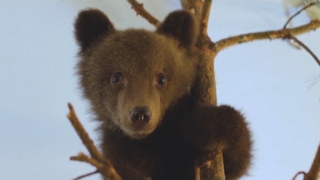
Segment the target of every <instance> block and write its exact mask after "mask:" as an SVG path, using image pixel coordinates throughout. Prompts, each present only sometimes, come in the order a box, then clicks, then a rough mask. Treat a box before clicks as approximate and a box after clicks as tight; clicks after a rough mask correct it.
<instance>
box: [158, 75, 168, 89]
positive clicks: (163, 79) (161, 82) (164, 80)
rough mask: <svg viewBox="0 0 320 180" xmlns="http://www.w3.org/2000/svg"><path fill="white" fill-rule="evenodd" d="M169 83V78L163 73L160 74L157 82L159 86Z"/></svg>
mask: <svg viewBox="0 0 320 180" xmlns="http://www.w3.org/2000/svg"><path fill="white" fill-rule="evenodd" d="M166 83H167V78H166V76H165V75H163V74H159V75H158V79H157V84H158V86H159V87H163V86H164V85H165V84H166Z"/></svg>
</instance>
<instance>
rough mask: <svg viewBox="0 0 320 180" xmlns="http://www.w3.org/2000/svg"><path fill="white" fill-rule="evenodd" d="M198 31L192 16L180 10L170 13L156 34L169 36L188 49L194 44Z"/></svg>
mask: <svg viewBox="0 0 320 180" xmlns="http://www.w3.org/2000/svg"><path fill="white" fill-rule="evenodd" d="M198 29H199V27H198V25H197V23H196V21H195V18H194V17H193V15H192V14H190V13H189V12H187V11H183V10H182V11H174V12H172V13H170V14H169V15H168V16H167V17H166V19H165V20H164V22H163V23H162V24H160V26H159V27H158V28H157V31H156V32H157V33H159V34H164V35H167V36H170V37H172V38H174V39H176V40H178V41H179V43H180V45H181V46H183V47H185V48H190V47H192V46H193V45H194V44H195V41H196V38H197V35H198Z"/></svg>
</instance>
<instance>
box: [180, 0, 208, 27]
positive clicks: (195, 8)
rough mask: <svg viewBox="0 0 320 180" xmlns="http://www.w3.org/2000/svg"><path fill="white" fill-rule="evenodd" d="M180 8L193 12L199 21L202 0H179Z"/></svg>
mask: <svg viewBox="0 0 320 180" xmlns="http://www.w3.org/2000/svg"><path fill="white" fill-rule="evenodd" d="M180 4H181V7H182V9H184V10H186V11H189V12H191V13H192V14H194V16H195V17H196V19H197V20H198V21H199V22H201V20H200V19H201V14H202V6H203V0H180Z"/></svg>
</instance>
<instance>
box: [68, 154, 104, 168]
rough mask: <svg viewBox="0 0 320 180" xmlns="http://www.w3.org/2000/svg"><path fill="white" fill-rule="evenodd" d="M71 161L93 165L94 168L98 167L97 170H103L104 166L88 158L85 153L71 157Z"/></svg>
mask: <svg viewBox="0 0 320 180" xmlns="http://www.w3.org/2000/svg"><path fill="white" fill-rule="evenodd" d="M70 160H72V161H80V162H86V163H89V164H91V165H92V166H94V167H96V168H97V169H101V168H102V166H103V164H102V163H101V162H98V161H96V160H95V159H93V158H90V157H88V156H87V155H85V154H83V153H79V154H78V155H77V156H71V157H70Z"/></svg>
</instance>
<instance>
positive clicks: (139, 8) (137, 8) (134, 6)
mask: <svg viewBox="0 0 320 180" xmlns="http://www.w3.org/2000/svg"><path fill="white" fill-rule="evenodd" d="M127 1H128V2H129V3H130V4H131V6H132V9H134V11H135V12H136V13H137V15H140V16H142V17H143V18H145V19H146V20H147V21H149V23H151V24H153V25H154V26H157V25H159V24H160V21H159V20H158V19H157V18H155V17H153V16H152V15H151V14H150V13H149V12H148V11H146V10H145V9H144V8H143V4H142V3H138V2H137V1H136V0H127Z"/></svg>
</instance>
